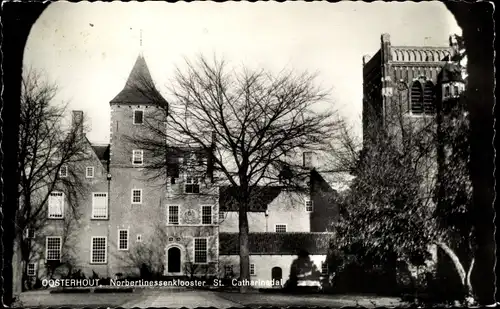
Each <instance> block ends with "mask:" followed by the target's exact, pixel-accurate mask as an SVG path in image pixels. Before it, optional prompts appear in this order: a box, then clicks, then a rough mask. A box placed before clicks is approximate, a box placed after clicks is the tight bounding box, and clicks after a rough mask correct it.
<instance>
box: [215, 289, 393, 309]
mask: <svg viewBox="0 0 500 309" xmlns="http://www.w3.org/2000/svg"><path fill="white" fill-rule="evenodd" d="M216 293H217V295H218V296H220V297H222V298H225V299H227V300H230V301H233V302H236V303H239V304H241V305H243V306H248V307H259V306H278V307H286V306H308V307H311V306H318V307H333V308H336V307H337V308H340V307H344V306H357V305H359V306H363V307H394V306H398V305H403V303H401V301H400V300H399V299H398V298H396V297H381V296H368V295H327V294H307V295H293V294H269V293H259V292H252V293H249V294H240V293H234V292H216Z"/></svg>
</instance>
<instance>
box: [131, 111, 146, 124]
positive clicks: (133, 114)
mask: <svg viewBox="0 0 500 309" xmlns="http://www.w3.org/2000/svg"><path fill="white" fill-rule="evenodd" d="M136 111H141V112H142V122H141V123H137V122H135V112H136ZM132 119H133V120H132V123H133V124H134V125H138V126H140V125H143V124H144V108H134V109H133V111H132Z"/></svg>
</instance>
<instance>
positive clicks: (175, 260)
mask: <svg viewBox="0 0 500 309" xmlns="http://www.w3.org/2000/svg"><path fill="white" fill-rule="evenodd" d="M167 261H168V265H167V271H168V272H169V273H180V272H181V249H179V248H177V247H172V248H170V249H168V251H167Z"/></svg>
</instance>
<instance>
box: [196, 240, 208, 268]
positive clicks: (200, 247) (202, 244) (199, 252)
mask: <svg viewBox="0 0 500 309" xmlns="http://www.w3.org/2000/svg"><path fill="white" fill-rule="evenodd" d="M207 249H208V240H207V239H206V238H195V239H194V262H195V264H205V263H207V262H208V254H207Z"/></svg>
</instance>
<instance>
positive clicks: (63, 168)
mask: <svg viewBox="0 0 500 309" xmlns="http://www.w3.org/2000/svg"><path fill="white" fill-rule="evenodd" d="M59 177H68V167H67V166H66V165H62V166H61V168H60V169H59Z"/></svg>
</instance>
